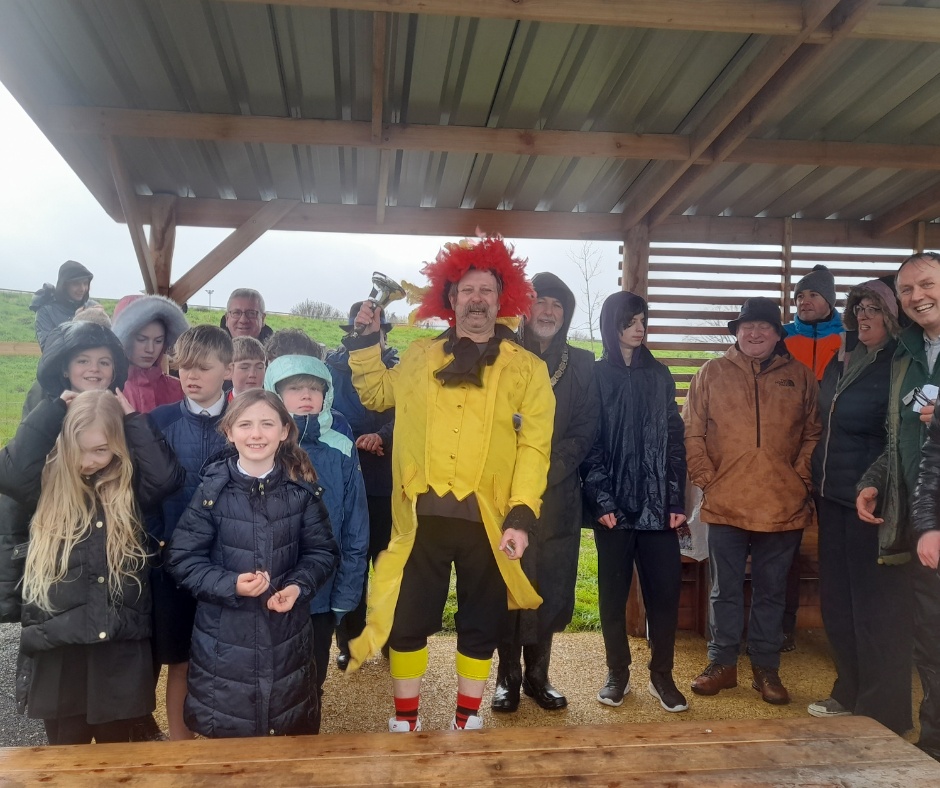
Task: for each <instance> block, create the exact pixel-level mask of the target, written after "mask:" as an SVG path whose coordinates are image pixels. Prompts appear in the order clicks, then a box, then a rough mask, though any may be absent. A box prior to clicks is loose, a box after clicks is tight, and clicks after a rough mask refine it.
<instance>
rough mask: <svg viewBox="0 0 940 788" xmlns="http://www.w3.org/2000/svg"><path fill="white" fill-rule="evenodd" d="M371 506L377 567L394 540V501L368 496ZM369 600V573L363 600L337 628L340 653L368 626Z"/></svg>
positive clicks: (371, 547)
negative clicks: (382, 553) (380, 557)
mask: <svg viewBox="0 0 940 788" xmlns="http://www.w3.org/2000/svg"><path fill="white" fill-rule="evenodd" d="M366 501H367V502H368V505H369V560H370V561H371V562H372V566H375V559H376V558H378V557H379V553H381V552H382V551H383V550H385V549H386V548H387V547H388V543H389V540H390V539H391V538H392V499H391V497H389V496H388V495H368V496H366ZM368 599H369V572H368V571H367V572H366V573H365V576H364V577H363V578H362V598H361V599H360V600H359V605H358V606H357V607H356V609H355V610H351V611H349V612H348V613H347V614H346V615H345V616H343V620H342V621H340V622H339V626H338V627H336V645H337V646H339V650H340V651H344V652H348V651H349V641H350V640H352V639H353V638H356V637H359V635H361V634H362V630H363V629H365V626H366V603H367V602H368Z"/></svg>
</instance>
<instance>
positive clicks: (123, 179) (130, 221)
mask: <svg viewBox="0 0 940 788" xmlns="http://www.w3.org/2000/svg"><path fill="white" fill-rule="evenodd" d="M105 147H106V148H107V150H108V161H109V163H110V165H111V177H112V178H113V179H114V187H115V188H116V189H117V193H118V199H119V200H120V202H121V210H122V211H123V212H124V221H125V222H126V223H127V229H128V231H129V232H130V234H131V243H133V244H134V252H135V253H136V254H137V263H138V265H139V266H140V275H141V276H142V277H143V280H144V289H145V290H146V291H147V292H148V293H156V292H157V275H156V272H155V271H154V267H153V258H152V257H151V255H150V245H149V244H148V243H147V237H146V235H145V234H144V222H143V217H142V216H141V212H140V209H139V207H138V205H137V194H136V192H135V191H134V186H133V184H132V183H131V178H130V174H129V173H128V172H127V168H125V166H124V161H123V160H122V159H121V152H120V151H119V150H118V147H117V143H116V142H115V141H114V138H113V137H108V139H107V140H106V141H105Z"/></svg>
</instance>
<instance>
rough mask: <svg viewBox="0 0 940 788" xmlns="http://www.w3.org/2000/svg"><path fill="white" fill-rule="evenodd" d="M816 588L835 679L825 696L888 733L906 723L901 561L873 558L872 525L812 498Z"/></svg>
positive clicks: (908, 638) (906, 604)
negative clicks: (889, 562)
mask: <svg viewBox="0 0 940 788" xmlns="http://www.w3.org/2000/svg"><path fill="white" fill-rule="evenodd" d="M816 506H817V511H818V512H819V593H820V606H821V608H822V615H823V624H824V625H825V628H826V636H827V637H828V638H829V644H830V646H831V647H832V653H833V657H834V658H835V663H836V672H837V674H838V675H837V677H836V681H835V683H834V684H833V686H832V693H831V695H832V697H833V698H835V700H837V701H839V703H841V704H842V705H843V706H845V708H847V709H848V710H849V711H851V712H852V713H854V714H859V715H864V716H866V717H872V718H874V719H875V720H877V721H878V722H880V723H881V724H882V725H884V726H885V727H887V728H890V729H891V730H893V731H894V732H895V733H903V732H904V731H906V730H909V729H910V728H911V726H912V724H913V723H912V721H911V663H912V653H911V650H912V644H913V619H912V615H911V608H912V603H913V597H912V596H911V584H910V571H909V568H908V567H907V566H904V565H902V566H887V565H884V564H879V563H878V529H877V528H875V527H874V526H872V525H869V524H868V523H863V522H862V521H861V520H859V519H858V517H857V516H856V514H855V510H854V509H849V508H848V507H847V506H841V505H840V504H837V503H833V502H831V501H827V500H825V499H817V501H816Z"/></svg>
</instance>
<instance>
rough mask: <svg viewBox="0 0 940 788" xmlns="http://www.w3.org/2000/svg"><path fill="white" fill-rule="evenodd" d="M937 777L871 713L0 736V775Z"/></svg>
mask: <svg viewBox="0 0 940 788" xmlns="http://www.w3.org/2000/svg"><path fill="white" fill-rule="evenodd" d="M569 782H577V783H578V784H581V785H610V784H617V785H676V784H685V783H689V784H694V785H696V786H703V785H707V786H718V785H721V786H727V785H742V786H744V785H747V786H754V785H783V784H785V785H791V784H800V785H807V784H812V785H816V786H820V785H839V786H856V785H857V786H881V785H884V786H887V785H892V786H896V785H905V786H906V785H910V786H914V785H917V786H921V785H940V764H937V763H936V762H935V761H934V760H932V759H931V758H929V757H928V756H926V755H924V754H923V753H922V752H920V750H918V749H916V748H915V747H914V746H913V745H911V744H908V743H907V742H905V741H904V740H903V739H901V738H899V737H898V736H896V735H895V734H893V733H891V732H890V731H889V730H887V729H886V728H883V727H882V726H881V725H879V724H878V723H876V722H874V721H873V720H870V719H867V718H864V717H842V718H838V719H834V720H817V719H812V718H806V719H788V720H736V721H723V722H710V723H709V722H706V723H700V722H698V723H692V722H673V723H655V724H646V725H591V726H570V727H564V726H562V727H556V728H491V729H488V730H482V731H463V732H450V731H448V732H442V731H430V732H425V733H418V734H408V735H405V734H389V733H369V734H342V735H339V734H337V735H331V736H316V737H298V738H258V739H221V740H214V741H208V740H199V741H188V742H155V743H146V744H98V745H83V746H76V747H30V748H25V747H23V748H9V749H0V785H17V786H29V785H43V786H69V787H70V788H71V787H72V786H76V787H81V786H89V787H91V786H94V788H100V786H105V785H109V786H110V785H116V784H120V785H127V786H161V788H163V786H167V785H184V786H213V788H218V787H220V786H226V787H228V786H250V788H275V786H286V785H298V786H299V785H304V786H326V785H345V786H352V785H359V786H376V785H396V786H402V785H411V786H415V785H436V786H490V785H495V784H498V783H501V784H511V785H516V786H527V785H532V786H550V785H559V784H565V783H569Z"/></svg>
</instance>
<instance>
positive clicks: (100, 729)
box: [42, 715, 140, 744]
mask: <svg viewBox="0 0 940 788" xmlns="http://www.w3.org/2000/svg"><path fill="white" fill-rule="evenodd" d="M42 722H43V725H45V727H46V737H47V738H48V739H49V744H91V742H92V740H94V741H96V742H97V743H98V744H106V743H109V742H125V741H133V740H134V739H133V736H132V731H133V730H134V726H135V725H136V724H138V723H139V722H140V720H139V719H134V720H114V721H112V722H102V723H98V724H97V725H91V724H89V722H88V720H87V719H86V718H85V716H84V715H77V716H74V717H55V718H52V719H48V720H43V721H42Z"/></svg>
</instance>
